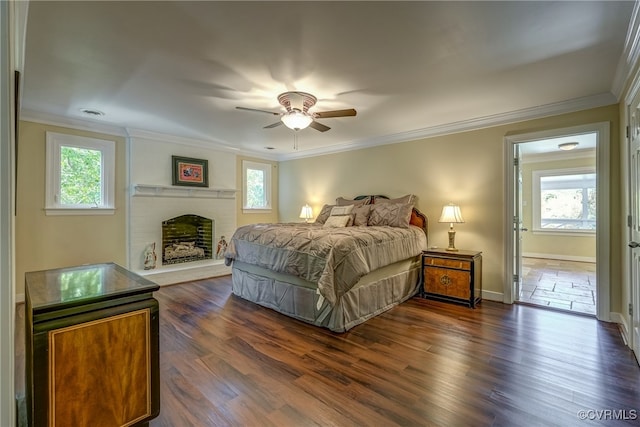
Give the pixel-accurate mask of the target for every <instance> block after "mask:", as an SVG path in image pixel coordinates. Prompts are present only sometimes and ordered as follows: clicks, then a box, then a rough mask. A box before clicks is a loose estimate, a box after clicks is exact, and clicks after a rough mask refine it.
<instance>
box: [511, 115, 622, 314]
mask: <svg viewBox="0 0 640 427" xmlns="http://www.w3.org/2000/svg"><path fill="white" fill-rule="evenodd" d="M588 132H596V133H597V135H598V137H597V147H596V191H597V194H598V196H597V197H598V199H597V203H598V205H597V222H596V282H597V283H596V292H597V293H598V298H597V305H596V317H597V318H598V320H603V321H605V322H609V321H610V319H611V304H610V299H611V294H610V284H609V278H610V274H609V273H610V268H611V266H610V265H611V260H610V255H609V248H610V247H611V238H610V234H611V233H610V232H609V230H610V218H609V216H610V214H609V206H611V204H610V196H609V182H610V172H609V152H610V150H609V139H610V124H609V122H599V123H590V124H585V125H579V126H571V127H565V128H557V129H549V130H545V131H539V132H531V133H522V134H514V135H508V136H505V137H504V144H503V145H504V165H505V169H504V171H505V173H504V176H505V178H506V179H505V180H504V181H505V192H504V194H505V197H506V200H505V203H504V206H505V210H504V218H503V223H504V227H505V228H504V248H505V251H504V252H505V253H504V265H505V275H504V290H503V302H504V303H506V304H513V302H514V301H515V299H516V298H515V295H514V285H513V282H514V281H513V275H514V273H515V272H514V267H513V265H514V262H513V260H514V256H515V253H514V250H515V248H514V243H513V239H514V227H513V219H514V217H515V214H516V212H515V199H514V197H515V188H514V187H515V183H514V178H513V177H514V167H515V164H514V159H513V157H514V156H513V153H514V145H515V144H520V143H523V142H532V141H537V140H541V139H548V138H553V137H557V136H566V135H577V134H583V133H588Z"/></svg>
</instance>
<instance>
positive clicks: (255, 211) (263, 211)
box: [242, 208, 272, 214]
mask: <svg viewBox="0 0 640 427" xmlns="http://www.w3.org/2000/svg"><path fill="white" fill-rule="evenodd" d="M271 211H272V210H271V209H249V208H242V213H243V214H270V213H271Z"/></svg>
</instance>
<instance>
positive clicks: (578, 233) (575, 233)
mask: <svg viewBox="0 0 640 427" xmlns="http://www.w3.org/2000/svg"><path fill="white" fill-rule="evenodd" d="M532 233H533V234H537V235H541V236H565V237H594V236H595V235H596V230H535V229H534V230H533V231H532Z"/></svg>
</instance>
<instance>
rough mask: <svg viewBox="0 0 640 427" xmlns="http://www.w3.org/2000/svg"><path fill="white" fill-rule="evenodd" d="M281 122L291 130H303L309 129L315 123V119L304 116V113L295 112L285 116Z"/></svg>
mask: <svg viewBox="0 0 640 427" xmlns="http://www.w3.org/2000/svg"><path fill="white" fill-rule="evenodd" d="M280 120H282V123H284V125H285V126H286V127H288V128H289V129H293V130H301V129H304V128H306V127H308V126H309V125H310V124H311V122H312V121H313V118H312V117H311V116H309V115H307V114H304V113H303V112H302V111H298V110H294V111H293V112H291V113H289V114H285V115H283V116H282V117H281V118H280Z"/></svg>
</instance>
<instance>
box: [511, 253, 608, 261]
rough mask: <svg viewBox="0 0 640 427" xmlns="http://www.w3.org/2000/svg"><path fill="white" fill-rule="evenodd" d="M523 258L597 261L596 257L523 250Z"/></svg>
mask: <svg viewBox="0 0 640 427" xmlns="http://www.w3.org/2000/svg"><path fill="white" fill-rule="evenodd" d="M522 257H523V258H542V259H557V260H558V261H577V262H596V258H595V257H588V256H573V255H558V254H540V253H535V252H523V253H522Z"/></svg>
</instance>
